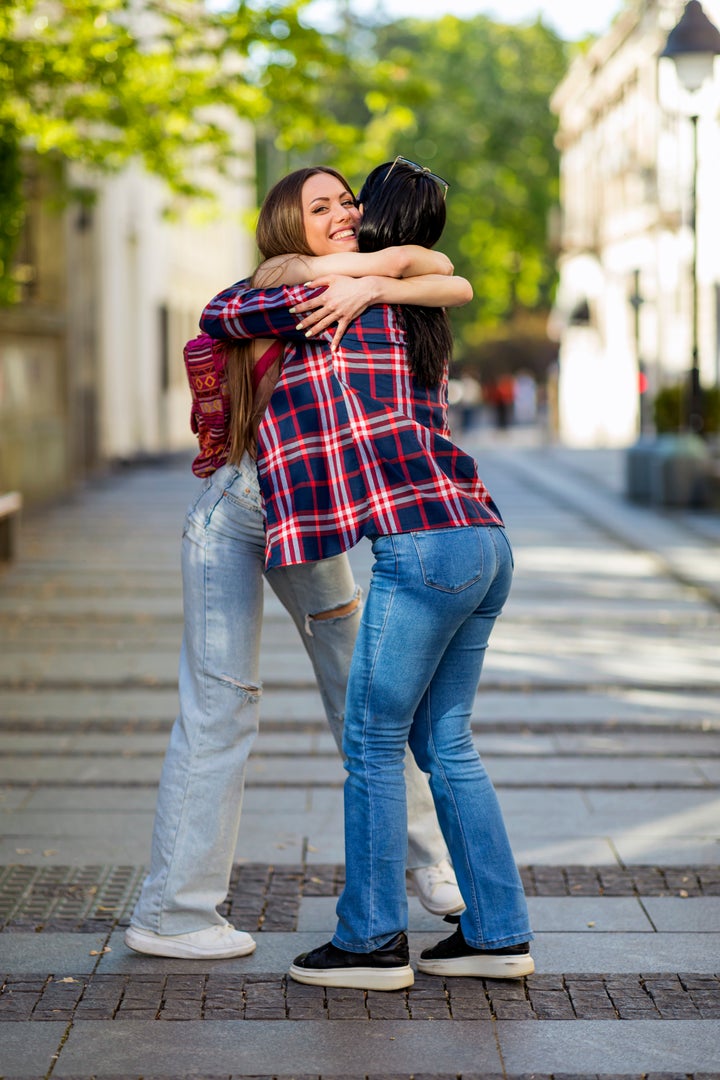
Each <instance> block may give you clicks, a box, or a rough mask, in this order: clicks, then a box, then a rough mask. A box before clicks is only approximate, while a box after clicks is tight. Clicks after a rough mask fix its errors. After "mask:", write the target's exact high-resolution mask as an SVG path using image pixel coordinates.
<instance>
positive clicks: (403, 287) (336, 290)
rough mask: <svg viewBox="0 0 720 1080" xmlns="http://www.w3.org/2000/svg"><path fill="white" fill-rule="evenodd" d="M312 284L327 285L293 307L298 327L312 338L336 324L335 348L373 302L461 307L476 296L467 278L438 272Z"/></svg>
mask: <svg viewBox="0 0 720 1080" xmlns="http://www.w3.org/2000/svg"><path fill="white" fill-rule="evenodd" d="M309 285H310V286H311V287H312V288H317V287H319V286H327V288H326V289H325V291H324V292H322V293H321V294H320V295H319V296H316V297H314V298H313V299H312V300H306V301H305V303H303V304H296V305H295V306H294V307H293V308H291V309H290V310H291V312H292V313H293V314H296V315H299V316H301V318H300V319H299V321H298V324H297V329H298V330H300V329H302V330H304V331H305V336H306V337H313V336H314V335H315V334H318V333H320V332H321V331H322V330H326V329H327V328H328V327H329V326H332V324H333V323H337V329H336V331H335V335H334V337H333V340H332V348H333V349H336V348H337V347H338V345H339V344H340V339H341V338H342V336H343V334H344V333H345V331H346V330H347V328H348V326H349V325H350V323H351V322H352V321H353V319H355V318H357V316H358V315H361V314H362V313H363V311H365V309H366V308H368V307H371V306H372V305H373V304H416V305H419V306H421V307H462V305H463V304H467V303H469V301H470V300H472V296H473V291H472V286H471V285H470V282H469V281H466V280H465V278H461V277H447V276H445V275H439V274H423V275H421V276H420V277H410V278H404V279H397V278H388V277H375V276H368V277H362V278H357V279H356V278H349V277H340V276H336V275H330V276H325V277H320V278H316V279H315V280H314V281H312V282H309Z"/></svg>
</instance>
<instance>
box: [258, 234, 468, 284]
mask: <svg viewBox="0 0 720 1080" xmlns="http://www.w3.org/2000/svg"><path fill="white" fill-rule="evenodd" d="M452 272H453V264H452V263H451V262H450V260H449V259H448V257H447V255H443V253H442V252H441V251H432V250H431V249H430V248H424V247H419V246H418V245H417V244H406V245H403V246H402V247H390V248H384V249H383V250H382V251H347V252H338V253H337V254H335V255H278V256H276V257H275V258H273V259H268V260H267V261H266V262H264V263H263V264H262V265H261V266H260V267H259V268H258V270H257V271H256V272H255V275H254V277H253V284H254V285H255V286H257V287H258V288H269V287H270V286H274V285H302V284H303V283H304V282H306V281H309V280H310V279H311V278H317V277H324V276H326V275H328V274H342V275H344V276H347V277H354V278H361V277H366V276H367V275H374V276H378V277H388V278H409V277H416V276H417V275H421V274H433V275H435V274H439V275H448V276H449V275H450V274H452Z"/></svg>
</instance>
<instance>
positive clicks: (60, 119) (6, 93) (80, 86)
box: [0, 0, 356, 302]
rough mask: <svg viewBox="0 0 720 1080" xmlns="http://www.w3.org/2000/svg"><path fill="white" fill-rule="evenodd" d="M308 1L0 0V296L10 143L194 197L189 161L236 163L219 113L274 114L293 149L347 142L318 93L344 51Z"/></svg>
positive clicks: (11, 192) (14, 160)
mask: <svg viewBox="0 0 720 1080" xmlns="http://www.w3.org/2000/svg"><path fill="white" fill-rule="evenodd" d="M306 3H307V0H294V2H292V0H291V2H278V3H272V2H271V3H266V4H250V3H247V2H245V0H235V3H232V4H231V3H229V4H227V5H225V6H224V8H223V10H220V11H217V10H212V9H210V8H208V7H207V6H206V5H205V3H203V2H202V0H52V2H50V0H3V2H2V5H0V282H1V283H2V284H0V300H4V301H5V302H7V300H8V299H11V298H12V289H13V286H12V280H11V278H10V259H11V253H12V250H13V246H14V244H15V242H16V241H17V237H18V234H19V230H20V228H21V224H22V184H21V156H22V155H21V149H22V150H24V149H26V148H27V149H29V150H32V151H33V152H35V153H37V154H39V155H41V156H50V157H52V156H55V157H57V156H62V158H63V159H65V160H66V161H70V162H79V163H81V164H82V165H84V166H87V167H89V168H90V169H91V170H100V171H104V172H107V171H113V170H117V169H119V168H121V167H122V166H123V165H124V164H125V163H126V162H127V161H128V160H129V159H131V158H137V159H140V160H142V162H143V163H144V164H145V166H146V167H147V168H148V170H149V171H150V172H152V173H153V174H155V175H157V176H159V177H161V178H162V179H163V180H165V181H166V182H167V183H168V185H169V186H170V188H171V189H172V190H173V191H175V192H176V193H178V194H179V195H192V194H197V193H198V191H199V185H198V183H197V177H198V175H200V171H199V169H198V168H197V166H199V165H201V164H203V163H207V164H211V165H212V166H213V167H214V168H216V169H221V170H223V169H227V168H228V167H229V166H230V165H231V163H232V162H233V160H234V159H235V158H236V155H237V147H236V145H235V139H234V136H233V129H232V125H231V124H229V123H228V117H229V116H230V115H235V116H239V117H242V118H243V119H246V120H249V121H252V122H255V123H260V122H261V121H262V120H263V118H264V117H266V116H268V114H269V113H270V112H272V120H273V127H274V129H275V131H276V132H277V135H278V138H287V137H289V136H288V133H290V132H291V136H292V140H293V142H294V144H295V145H297V146H299V147H303V146H312V145H315V144H316V143H317V142H318V141H319V139H320V138H321V137H327V136H329V137H330V138H331V139H333V140H334V141H335V142H336V144H337V145H338V146H342V145H349V144H350V143H352V141H353V136H354V135H356V132H354V131H349V130H348V129H347V128H345V127H344V125H343V124H341V123H338V122H337V121H336V120H335V118H334V115H333V112H332V109H331V108H324V107H323V100H324V98H323V95H322V94H321V87H322V86H325V85H327V84H328V83H329V82H331V81H332V78H333V77H334V75H335V74H336V73H337V71H338V70H339V69H340V68H341V67H342V64H343V60H342V56H341V55H340V54H339V52H338V51H337V50H336V49H335V48H334V46H333V43H332V42H331V41H328V40H327V38H326V37H325V36H324V35H322V34H321V33H320V32H318V31H317V30H314V29H312V28H311V27H309V26H307V25H305V24H304V23H303V21H302V19H301V14H302V8H303V7H304V6H306ZM190 163H192V165H193V166H194V168H192V169H189V168H188V165H189V164H190Z"/></svg>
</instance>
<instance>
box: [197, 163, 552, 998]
mask: <svg viewBox="0 0 720 1080" xmlns="http://www.w3.org/2000/svg"><path fill="white" fill-rule="evenodd" d="M446 192H447V184H446V183H445V181H443V180H442V179H441V178H440V177H437V176H435V175H434V174H432V173H430V172H429V170H427V169H423V168H422V167H421V166H418V165H416V164H414V163H412V162H408V161H405V160H404V159H397V160H396V161H395V162H393V163H387V164H385V165H382V166H380V167H379V168H377V169H375V170H374V171H373V172H372V173H371V174H370V176H369V177H368V179H367V181H366V183H365V185H364V186H363V189H362V191H361V192H360V195H359V197H358V199H359V203H360V204H361V208H362V210H363V219H362V224H361V228H360V234H359V246H360V248H361V250H362V249H365V250H368V249H370V248H372V247H373V246H374V245H376V244H377V245H379V246H383V247H384V246H387V245H388V244H391V245H394V244H406V243H418V242H420V243H424V244H430V245H431V244H433V243H435V242H436V240H437V239H438V238H439V236H440V234H441V232H442V229H443V226H444V223H445V195H446ZM348 258H349V259H352V255H349V256H348ZM267 270H268V273H270V274H273V273H274V274H280V275H281V277H280V280H283V279H284V280H290V281H291V282H292V281H293V280H294V281H302V280H303V277H302V276H299V275H300V274H301V272H302V271H301V269H298V267H297V266H294V265H293V260H292V259H289V260H288V259H286V260H285V261H284V263H283V262H281V261H277V262H276V263H275V264H274V265H272V266H270V267H268V268H267ZM350 272H352V271H350ZM327 283H328V281H327V279H318V280H316V281H315V282H314V283H312V284H313V285H315V286H317V285H321V284H322V285H326V284H327ZM298 308H300V310H301V311H302V312H303V313H305V312H306V311H307V309H308V308H313V309H315V311H316V313H317V312H319V317H318V316H317V314H316V315H310V316H307V315H306V314H304V317H303V319H302V320H301V323H300V325H299V326H298V325H297V324H296V325H294V326H293V325H292V322H291V321H290V320H289V315H291V314H293V312H297V310H298ZM333 314H336V311H333V310H332V304H331V305H330V306H329V307H328V304H327V301H323V298H322V295H321V296H320V298H319V299H318V298H317V297H315V298H313V295H312V294H310V297H309V298H308V292H307V290H305V291H304V292H303V291H302V290H297V289H292V288H291V289H287V288H276V289H271V290H269V291H265V292H262V293H260V294H258V293H244V294H239V293H238V292H237V290H228V291H226V292H225V293H223V294H221V295H220V296H219V297H217V298H216V299H215V300H214V301H212V302H211V303H210V305H208V308H207V309H206V311H205V314H204V316H203V320H202V323H201V324H202V326H203V328H204V329H205V330H206V331H207V332H208V333H210V334H211V335H213V336H217V337H223V336H226V337H247V336H250V337H252V336H263V335H268V334H276V335H278V336H284V337H287V338H290V339H293V338H294V341H293V344H292V345H289V346H288V347H287V348H286V352H285V359H284V363H283V372H282V375H281V378H280V381H279V382H278V385H277V387H276V389H275V392H274V394H273V396H272V398H271V401H270V404H269V406H268V410H267V412H266V414H265V418H264V420H263V423H262V424H261V426H260V431H259V434H258V469H259V474H260V480H261V488H262V490H263V496H264V501H265V508H266V515H267V531H266V542H267V546H268V558H269V560H270V562H271V565H272V564H274V565H283V564H290V565H291V564H293V563H296V562H304V561H307V560H308V559H309V560H312V559H317V558H323V557H326V556H327V555H332V554H335V553H337V552H338V551H344V550H347V548H349V547H350V546H352V545H353V544H354V543H356V542H357V541H358V539H359V538H360V537H361V536H367V537H369V538H370V539H371V541H372V545H373V553H374V557H375V561H374V565H373V570H372V584H371V587H370V590H369V593H368V598H367V602H366V605H365V609H364V612H363V616H362V620H361V625H360V631H359V635H358V639H357V643H356V646H355V651H354V654H353V660H352V664H351V670H350V679H349V684H348V693H347V699H346V713H345V728H344V740H343V749H344V753H345V756H346V763H345V767H346V770H347V773H348V776H347V779H346V783H345V852H346V864H347V871H346V885H345V889H344V891H343V894H342V896H341V897H340V900H339V902H338V906H337V915H338V925H337V929H336V932H335V935H334V937H333V939H332V941H330V942H328V943H327V944H326V945H323V946H320V947H319V948H317V949H313V950H312V951H311V952H309V953H306V954H303V955H302V956H299V957H297V958H296V960H295V962H294V963H293V965H292V967H291V968H290V974H291V976H292V977H293V978H294V979H296V980H298V981H300V982H305V983H314V984H320V985H325V986H340V987H361V988H364V989H376V990H393V989H399V988H401V987H405V986H409V985H411V984H412V982H413V971H412V968H411V967H410V964H409V953H408V943H407V936H406V933H405V931H406V929H407V897H406V892H405V860H406V847H407V838H406V802H405V786H404V782H403V761H404V754H405V746H406V744H407V743H409V744H410V747H411V749H412V752H413V755H414V757H415V759H416V761H417V762H418V764H419V766H420V768H421V769H423V771H425V772H426V773H428V774H429V776H430V785H431V789H432V793H433V798H434V801H435V806H436V809H437V813H438V818H439V820H440V824H441V827H442V830H443V834H444V836H445V840H446V842H447V845H448V848H449V850H450V855H451V859H452V862H453V866H454V868H455V872H456V874H457V879H458V884H459V886H460V891H461V893H462V896H463V900H464V902H465V905H466V908H465V911H464V912H463V913H462V915H461V917H460V925H459V926H458V928H457V930H456V932H455V934H453V935H452V936H451V937H450V938H448V939H446V940H445V941H441V942H440V943H439V944H438V945H436V946H435V947H434V948H432V949H428V950H425V952H423V954H422V956H421V957H420V960H419V963H418V967H419V969H420V970H421V971H424V972H427V973H429V974H437V975H443V976H452V975H470V976H483V977H489V978H517V977H521V976H523V975H527V974H530V973H531V972H532V971H533V970H534V965H533V961H532V958H531V956H530V952H529V941H530V939H531V938H532V933H531V931H530V926H529V920H528V913H527V905H526V902H525V897H524V893H523V889H522V884H521V881H520V877H519V874H518V872H517V868H516V866H515V862H514V859H513V856H512V851H511V848H510V844H509V841H508V837H507V833H506V830H505V825H504V821H503V818H502V813H501V810H500V807H499V804H498V801H497V797H496V794H495V791H494V789H493V786H492V783H491V781H490V779H489V777H488V775H487V773H486V771H485V769H484V766H483V765H482V762H481V760H480V758H479V755H478V754H477V751H476V750H475V747H474V745H473V740H472V733H471V729H470V717H471V713H472V708H473V704H474V700H475V693H476V689H477V684H478V680H479V677H480V672H481V668H482V661H483V657H484V653H485V649H486V648H487V645H488V640H489V637H490V633H491V630H492V627H493V625H494V622H495V620H496V618H497V617H498V615H499V614H500V612H501V610H502V607H503V604H504V602H505V599H506V597H507V595H508V592H509V589H510V583H511V578H512V554H511V550H510V546H509V543H508V541H507V538H506V536H505V530H504V527H503V523H502V518H501V516H500V513H499V511H498V509H497V507H496V506H495V504H494V503H493V501H492V499H491V498H490V495H489V493H488V491H487V489H486V488H485V487H484V485H483V484H482V482H481V481H480V479H479V477H478V475H477V469H476V465H475V462H474V460H473V459H472V458H471V457H470V456H469V455H467V454H465V453H464V452H463V451H461V450H460V449H459V448H458V447H456V446H455V445H454V444H453V443H452V442H451V441H450V438H449V434H450V433H449V431H448V428H447V419H446V418H447V406H446V367H447V361H448V359H449V347H450V338H449V331H448V329H447V321H446V319H445V316H444V313H442V314H439V313H437V312H432V311H429V310H427V311H426V310H423V309H419V310H418V309H415V308H413V309H410V308H405V307H402V308H401V309H397V310H396V309H394V308H393V307H392V306H390V305H389V304H382V305H376V306H374V307H371V308H370V309H368V311H366V312H365V313H364V314H363V315H362V316H360V317H359V318H356V319H355V320H354V321H352V322H351V323H350V325H349V326H348V328H347V330H346V331H345V333H344V336H343V338H342V341H341V342H340V343H339V345H337V346H336V348H335V351H334V353H333V352H331V350H330V347H329V342H330V339H331V338H332V336H333V335H332V333H331V332H330V331H328V330H326V329H325V326H326V324H327V321H328V319H329V317H330V316H331V315H333ZM315 319H316V320H317V321H315V322H314V323H313V320H315ZM345 321H347V320H344V321H343V325H344V322H345ZM309 323H313V326H312V327H311V330H310V335H311V336H312V337H314V338H315V341H313V342H312V343H308V342H305V343H304V344H302V345H298V341H302V338H301V337H299V335H300V334H302V333H307V332H308V331H307V327H308V324H309Z"/></svg>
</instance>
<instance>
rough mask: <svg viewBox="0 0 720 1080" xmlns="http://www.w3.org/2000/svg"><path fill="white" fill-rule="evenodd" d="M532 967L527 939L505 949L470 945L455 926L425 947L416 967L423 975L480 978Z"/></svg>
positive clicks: (510, 975) (513, 975) (511, 975)
mask: <svg viewBox="0 0 720 1080" xmlns="http://www.w3.org/2000/svg"><path fill="white" fill-rule="evenodd" d="M534 970H535V964H534V962H533V958H532V956H531V955H530V942H529V941H524V942H522V944H520V945H506V946H505V948H504V949H473V947H472V945H468V943H467V942H466V941H465V937H464V936H463V932H462V929H461V928H460V927H459V926H458V928H457V930H456V931H455V933H454V934H453V935H452V936H451V937H449V938H444V940H443V941H439V942H438V943H437V945H433V947H432V948H431V949H424V950H423V952H421V953H420V959H419V960H418V971H424V972H425V974H426V975H474V976H475V977H476V978H482V979H521V978H522V977H523V976H524V975H532V973H533V971H534Z"/></svg>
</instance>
